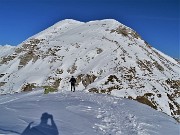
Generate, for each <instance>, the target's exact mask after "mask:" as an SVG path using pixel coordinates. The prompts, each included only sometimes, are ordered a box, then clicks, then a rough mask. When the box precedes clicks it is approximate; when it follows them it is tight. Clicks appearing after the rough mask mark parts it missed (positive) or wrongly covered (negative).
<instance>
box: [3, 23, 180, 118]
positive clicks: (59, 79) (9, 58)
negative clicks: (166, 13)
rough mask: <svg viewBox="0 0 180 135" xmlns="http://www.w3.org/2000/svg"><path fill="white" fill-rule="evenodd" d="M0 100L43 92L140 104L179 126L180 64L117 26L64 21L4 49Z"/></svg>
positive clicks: (114, 24) (125, 28) (125, 27)
mask: <svg viewBox="0 0 180 135" xmlns="http://www.w3.org/2000/svg"><path fill="white" fill-rule="evenodd" d="M0 50H1V52H0V94H7V93H15V92H22V91H31V90H33V89H35V88H44V89H45V92H44V93H49V92H54V91H61V90H70V84H69V79H70V77H71V76H72V75H73V76H75V77H76V79H77V85H76V89H77V90H84V91H89V92H95V93H107V94H111V95H114V96H119V97H124V98H129V99H133V100H137V101H139V102H141V103H143V104H147V105H149V106H151V107H152V108H154V109H156V110H158V111H162V112H165V113H166V114H168V115H170V116H172V117H174V118H175V119H177V120H180V118H179V115H180V110H179V108H180V107H179V104H180V100H179V97H180V72H179V71H180V64H179V62H178V61H176V60H174V59H173V58H171V57H169V56H167V55H165V54H163V53H162V52H160V51H158V50H156V49H155V48H153V47H151V46H150V45H149V44H148V43H147V42H146V41H144V40H143V39H142V38H141V37H140V36H139V35H138V34H137V33H136V32H135V31H134V30H132V29H131V28H129V27H127V26H125V25H123V24H121V23H119V22H117V21H115V20H111V19H109V20H100V21H91V22H87V23H83V22H79V21H75V20H63V21H60V22H58V23H56V24H55V25H53V26H51V27H50V28H47V29H46V30H44V31H42V32H40V33H38V34H36V35H34V36H32V37H30V38H29V39H27V40H26V41H24V42H23V43H21V44H20V45H18V46H17V47H11V46H0Z"/></svg>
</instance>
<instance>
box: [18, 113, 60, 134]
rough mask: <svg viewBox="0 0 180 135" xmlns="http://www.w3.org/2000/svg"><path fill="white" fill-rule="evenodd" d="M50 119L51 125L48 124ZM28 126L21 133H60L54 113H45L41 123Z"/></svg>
mask: <svg viewBox="0 0 180 135" xmlns="http://www.w3.org/2000/svg"><path fill="white" fill-rule="evenodd" d="M48 120H50V121H51V125H49V124H48ZM32 123H33V122H31V123H29V125H28V126H27V127H26V129H25V130H24V131H23V133H22V134H21V135H59V132H58V129H57V126H56V124H55V122H54V119H53V115H51V114H48V113H46V112H45V113H43V114H42V116H41V122H40V124H39V125H37V126H34V127H31V124H32Z"/></svg>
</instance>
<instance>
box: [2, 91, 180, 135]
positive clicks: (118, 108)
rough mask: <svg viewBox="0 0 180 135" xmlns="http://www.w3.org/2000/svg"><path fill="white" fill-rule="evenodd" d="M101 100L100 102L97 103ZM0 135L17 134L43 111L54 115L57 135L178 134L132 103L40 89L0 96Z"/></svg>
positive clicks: (168, 121)
mask: <svg viewBox="0 0 180 135" xmlns="http://www.w3.org/2000/svg"><path fill="white" fill-rule="evenodd" d="M99 99H101V100H99ZM0 107H1V109H0V115H1V116H3V117H0V134H1V135H19V134H21V133H22V132H23V131H24V129H25V128H26V127H27V126H28V124H29V123H30V122H33V124H32V125H31V127H34V126H37V125H38V124H39V123H40V118H41V115H42V114H43V113H44V112H47V113H49V114H52V115H53V118H54V122H55V124H56V126H57V128H58V132H59V135H72V134H74V135H75V134H78V135H107V134H108V135H110V134H111V135H178V134H179V131H178V128H179V127H178V123H177V122H176V121H175V120H174V119H172V118H171V117H168V116H167V115H165V114H164V113H161V112H157V111H155V110H154V109H152V108H150V107H148V106H145V105H143V104H140V103H138V102H134V101H132V100H128V99H123V98H116V97H113V96H107V95H105V94H91V93H84V92H75V93H72V92H67V91H64V92H59V93H52V94H48V95H45V94H43V91H42V90H40V91H39V90H38V91H32V92H27V93H25V92H23V93H20V94H14V95H4V96H1V100H0ZM49 124H50V123H49Z"/></svg>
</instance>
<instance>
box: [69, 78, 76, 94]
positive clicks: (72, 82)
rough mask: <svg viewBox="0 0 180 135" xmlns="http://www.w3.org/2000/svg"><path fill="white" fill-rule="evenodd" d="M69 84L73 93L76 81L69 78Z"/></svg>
mask: <svg viewBox="0 0 180 135" xmlns="http://www.w3.org/2000/svg"><path fill="white" fill-rule="evenodd" d="M69 82H71V91H72V89H74V91H73V92H75V83H76V79H75V78H74V76H72V77H71V79H70V81H69Z"/></svg>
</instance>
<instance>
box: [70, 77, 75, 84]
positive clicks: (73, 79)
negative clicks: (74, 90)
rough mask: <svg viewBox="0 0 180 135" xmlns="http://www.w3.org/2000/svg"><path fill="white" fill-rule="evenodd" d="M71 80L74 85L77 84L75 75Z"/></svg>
mask: <svg viewBox="0 0 180 135" xmlns="http://www.w3.org/2000/svg"><path fill="white" fill-rule="evenodd" d="M69 82H71V84H72V85H75V83H76V79H75V78H74V77H72V78H71V79H70V81H69Z"/></svg>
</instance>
